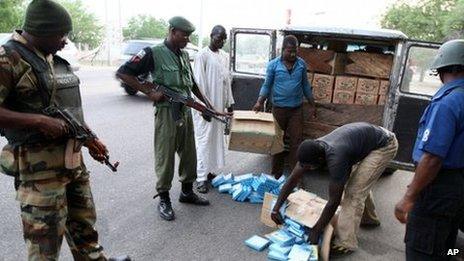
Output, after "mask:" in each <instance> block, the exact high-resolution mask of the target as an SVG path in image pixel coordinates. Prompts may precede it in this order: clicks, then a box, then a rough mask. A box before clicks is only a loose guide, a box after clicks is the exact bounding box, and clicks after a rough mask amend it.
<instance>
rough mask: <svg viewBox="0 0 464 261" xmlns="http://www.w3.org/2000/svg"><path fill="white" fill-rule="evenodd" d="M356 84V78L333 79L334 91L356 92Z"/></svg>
mask: <svg viewBox="0 0 464 261" xmlns="http://www.w3.org/2000/svg"><path fill="white" fill-rule="evenodd" d="M357 84H358V78H357V77H350V76H337V77H335V91H337V90H339V91H347V92H353V93H354V92H356V87H357Z"/></svg>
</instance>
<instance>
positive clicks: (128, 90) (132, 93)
mask: <svg viewBox="0 0 464 261" xmlns="http://www.w3.org/2000/svg"><path fill="white" fill-rule="evenodd" d="M121 86H122V87H123V88H124V90H125V91H126V93H127V94H129V95H131V96H132V95H135V94H137V92H138V91H137V90H134V89H133V88H132V87H130V86H129V85H127V84H125V83H122V84H121Z"/></svg>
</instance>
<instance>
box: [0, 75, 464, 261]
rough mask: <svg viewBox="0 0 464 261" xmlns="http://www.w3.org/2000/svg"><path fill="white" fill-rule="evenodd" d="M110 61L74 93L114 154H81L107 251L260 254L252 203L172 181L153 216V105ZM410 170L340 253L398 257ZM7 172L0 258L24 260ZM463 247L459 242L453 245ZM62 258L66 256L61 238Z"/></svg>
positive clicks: (252, 165) (263, 159)
mask: <svg viewBox="0 0 464 261" xmlns="http://www.w3.org/2000/svg"><path fill="white" fill-rule="evenodd" d="M113 70H114V69H113V68H105V67H101V68H89V67H87V68H86V67H84V68H82V69H81V70H80V71H79V72H78V74H79V76H80V77H81V81H82V95H83V103H84V106H85V114H86V120H87V122H88V124H89V125H90V126H92V127H93V128H94V130H95V132H96V133H97V134H98V135H99V136H100V137H101V139H102V140H103V141H104V142H105V143H106V144H107V146H108V148H109V150H110V151H111V159H112V160H119V161H121V166H120V168H119V172H118V173H117V174H112V173H111V172H110V170H109V169H107V168H106V167H105V166H103V165H100V164H99V163H96V162H94V161H92V160H90V158H89V157H88V156H86V162H87V165H88V167H89V169H90V170H91V172H92V175H91V181H92V188H93V194H94V198H95V203H96V206H97V213H98V222H97V224H96V227H97V229H98V231H99V232H100V239H101V244H102V245H103V246H104V247H105V249H106V252H107V253H108V254H110V255H115V254H130V255H131V256H132V257H133V259H134V260H147V261H148V260H266V259H267V258H266V255H267V254H266V253H256V252H254V251H252V250H250V249H248V248H247V247H246V246H245V245H244V244H243V241H244V240H245V239H247V238H248V237H250V236H252V235H255V234H264V233H267V232H270V230H269V229H267V228H266V227H265V226H264V225H262V224H261V223H260V222H259V213H260V205H252V204H249V203H237V202H234V201H233V200H232V199H231V198H230V197H229V196H227V195H222V194H219V193H217V192H216V191H214V192H212V193H210V194H208V195H207V196H208V198H209V199H210V201H211V202H212V205H211V206H209V207H193V206H189V205H182V204H180V203H178V201H177V199H178V193H179V190H180V185H179V182H177V181H174V183H173V185H174V187H173V189H172V193H171V195H172V199H173V207H174V209H175V212H176V216H177V219H176V221H174V222H166V221H163V220H161V219H160V218H159V217H158V214H157V212H156V208H155V206H156V204H155V203H156V201H155V200H153V199H152V197H153V195H154V194H155V192H154V184H155V176H154V172H153V145H152V144H153V116H152V114H153V109H152V106H151V103H150V102H149V101H148V100H147V99H145V98H143V97H142V96H134V97H130V96H127V95H125V94H124V93H123V90H122V89H121V88H119V87H118V83H117V82H116V81H115V80H114V78H113ZM4 143H5V140H4V139H0V145H1V146H3V144H4ZM227 159H228V160H227V166H226V170H227V172H232V173H234V174H244V173H249V172H258V173H260V172H266V171H269V166H270V160H269V158H268V157H267V156H262V155H256V154H247V153H240V152H228V153H227ZM411 178H412V173H410V172H403V171H399V172H397V173H395V174H394V175H392V176H389V177H384V178H382V179H381V180H380V181H379V183H378V184H377V185H376V187H375V189H374V191H375V196H376V202H377V210H378V212H379V216H380V217H381V219H382V226H381V227H379V228H377V229H370V230H366V229H361V231H360V237H359V245H360V249H359V250H358V251H357V252H355V253H354V254H353V255H351V256H349V257H348V258H346V260H369V261H371V260H403V259H404V250H403V248H404V247H403V246H404V245H403V242H402V239H403V235H404V226H402V225H400V224H399V223H398V222H397V221H396V220H395V219H394V216H393V206H394V204H395V203H396V202H397V200H398V199H399V198H400V196H401V195H402V193H403V192H404V190H405V188H406V185H407V183H408V182H409V181H410V179H411ZM327 182H328V179H327V177H324V176H316V177H311V178H310V183H311V191H312V192H314V193H317V194H319V195H321V196H322V197H326V196H327V189H326V185H327ZM14 195H15V192H14V189H13V184H12V179H11V178H9V177H7V176H5V175H0V211H1V214H0V217H1V218H0V234H1V235H2V236H1V237H0V260H5V261H7V260H8V261H10V260H11V261H13V260H25V259H26V250H25V244H24V242H23V239H22V235H21V224H20V219H19V210H18V203H17V202H16V201H15V200H14ZM461 249H462V250H463V251H462V252H464V248H461ZM61 257H62V258H61V259H62V260H72V258H71V256H70V253H69V250H68V247H67V246H66V243H65V242H64V244H63V251H62V255H61Z"/></svg>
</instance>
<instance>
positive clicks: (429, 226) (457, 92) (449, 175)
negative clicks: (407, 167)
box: [405, 79, 464, 260]
mask: <svg viewBox="0 0 464 261" xmlns="http://www.w3.org/2000/svg"><path fill="white" fill-rule="evenodd" d="M425 152H427V153H430V154H433V155H435V156H438V157H440V158H441V159H442V163H443V164H442V169H441V170H440V172H439V173H438V174H437V177H436V178H435V179H434V180H433V181H432V182H431V183H430V184H429V185H428V186H427V187H425V188H424V190H423V191H422V192H421V194H420V196H419V197H418V199H417V201H416V202H415V203H414V207H413V209H412V210H411V212H410V213H409V215H408V222H407V226H406V236H405V243H406V258H407V260H449V259H450V258H451V256H448V255H447V252H448V250H449V249H453V248H454V245H455V242H456V237H457V233H458V229H459V225H460V224H461V223H462V222H463V220H464V79H459V80H455V81H452V82H449V83H447V84H445V85H444V86H442V87H441V88H440V90H439V91H438V92H437V93H436V94H435V95H434V96H433V98H432V101H431V103H430V104H429V106H428V107H427V109H426V110H425V112H424V114H423V115H422V118H421V120H420V122H419V129H418V132H417V138H416V143H415V146H414V151H413V160H414V162H415V163H416V164H417V163H418V162H419V161H420V159H421V157H422V155H423V154H424V153H425Z"/></svg>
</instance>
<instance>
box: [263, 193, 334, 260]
mask: <svg viewBox="0 0 464 261" xmlns="http://www.w3.org/2000/svg"><path fill="white" fill-rule="evenodd" d="M276 200H277V196H276V195H272V194H269V193H266V194H265V196H264V202H263V207H262V209H261V222H263V223H264V224H265V225H267V226H270V227H273V228H275V227H277V226H276V224H275V223H274V221H272V219H271V211H272V208H273V207H274V204H275V202H276ZM287 200H288V207H287V209H286V211H285V214H286V215H287V216H288V217H290V218H291V219H293V220H295V221H297V222H298V223H300V224H302V225H305V226H307V227H309V228H311V227H313V226H314V225H315V224H316V222H317V220H318V219H319V217H320V215H321V213H322V210H323V209H324V207H325V204H326V203H327V201H326V200H324V199H322V198H320V197H318V196H317V195H316V194H313V193H309V192H307V191H305V190H302V189H300V190H298V191H296V192H293V193H292V194H290V195H289V196H288V199H287ZM336 219H337V217H336V216H334V218H333V219H332V221H331V222H330V224H328V225H327V227H326V228H325V229H324V232H323V236H322V237H323V239H322V243H321V244H320V245H319V247H320V256H321V259H322V260H324V261H328V260H329V253H330V241H331V240H332V234H333V231H334V225H335V224H336Z"/></svg>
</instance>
